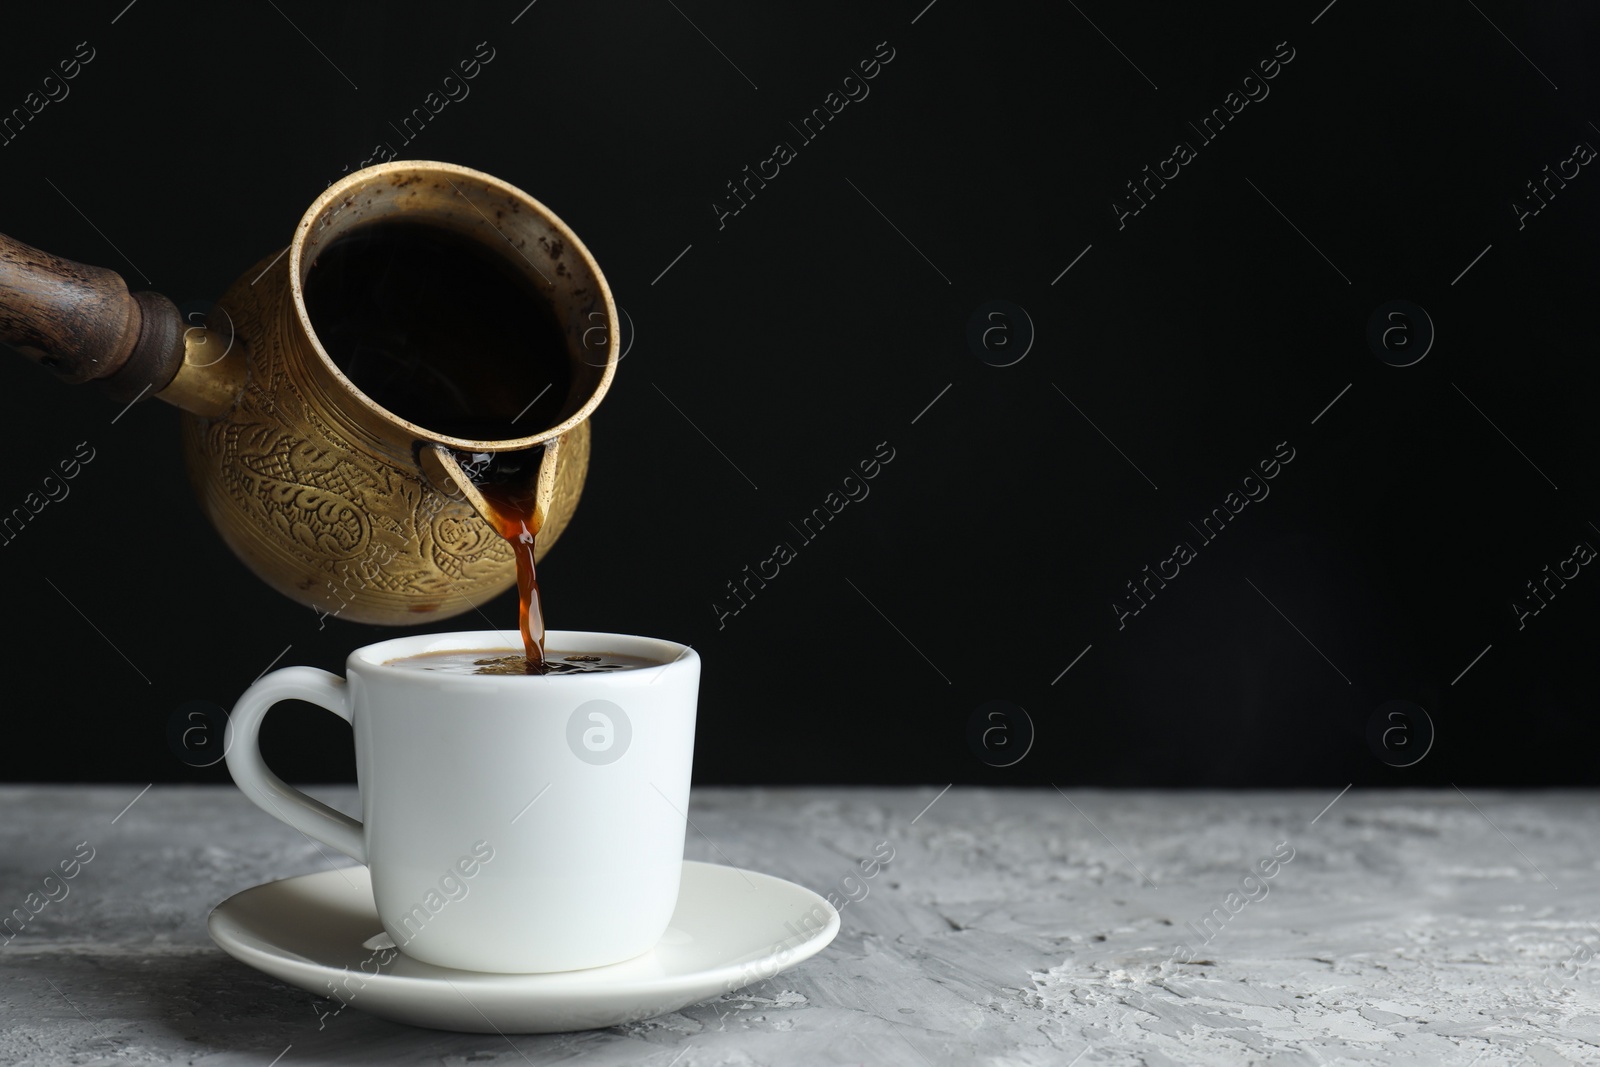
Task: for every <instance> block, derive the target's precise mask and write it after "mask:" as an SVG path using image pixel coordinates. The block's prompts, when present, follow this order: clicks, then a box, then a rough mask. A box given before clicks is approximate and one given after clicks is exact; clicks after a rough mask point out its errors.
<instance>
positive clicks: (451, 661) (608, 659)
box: [384, 648, 666, 674]
mask: <svg viewBox="0 0 1600 1067" xmlns="http://www.w3.org/2000/svg"><path fill="white" fill-rule="evenodd" d="M665 662H666V660H659V659H650V658H648V657H645V656H627V655H623V654H622V653H619V652H601V653H599V654H587V653H572V654H567V653H562V652H552V653H551V654H550V658H549V659H548V660H546V661H545V670H544V671H542V672H538V673H543V674H610V673H611V672H613V671H631V670H637V669H639V668H640V667H659V666H661V665H662V664H663V663H665ZM384 666H386V667H404V668H406V669H407V670H418V671H438V672H440V673H441V674H530V673H535V672H531V671H529V670H528V664H527V660H526V659H525V658H524V657H522V656H519V655H517V654H516V653H514V652H508V651H506V650H505V649H490V648H477V649H468V650H465V651H454V650H452V651H443V652H423V653H420V654H418V655H415V656H405V657H403V658H401V659H392V660H389V661H387V662H386V663H385V664H384Z"/></svg>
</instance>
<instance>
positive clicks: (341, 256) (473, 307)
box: [304, 222, 572, 441]
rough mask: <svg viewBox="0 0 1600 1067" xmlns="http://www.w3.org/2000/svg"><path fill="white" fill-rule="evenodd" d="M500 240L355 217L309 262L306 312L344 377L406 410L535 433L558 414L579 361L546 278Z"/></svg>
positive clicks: (425, 421)
mask: <svg viewBox="0 0 1600 1067" xmlns="http://www.w3.org/2000/svg"><path fill="white" fill-rule="evenodd" d="M488 239H489V240H494V241H501V238H499V237H497V236H495V235H493V234H489V235H488ZM501 243H502V244H503V243H504V242H503V241H501ZM503 251H504V254H503V255H502V254H500V252H499V251H498V250H496V249H495V248H494V247H493V246H492V245H486V244H485V242H484V240H481V239H473V238H468V237H463V236H462V235H460V234H458V233H455V232H453V231H451V230H446V229H442V228H440V227H438V226H431V225H428V224H426V223H419V222H380V223H374V224H371V225H368V226H364V227H359V228H357V229H354V230H351V231H350V232H349V233H347V234H344V235H343V236H341V237H339V238H337V239H335V240H334V241H333V243H332V244H330V245H329V246H328V247H327V248H325V249H323V250H322V252H321V253H320V254H318V256H317V258H316V259H315V260H314V261H313V262H312V264H311V269H310V271H309V272H307V274H306V280H305V287H304V288H305V301H306V311H307V312H308V313H309V314H310V316H311V325H312V327H313V328H314V329H315V330H316V334H317V337H318V339H320V340H321V341H322V347H323V348H324V349H326V350H327V353H328V355H329V356H331V357H332V358H333V362H334V364H335V365H336V366H337V367H338V368H339V369H340V370H341V371H343V372H344V375H345V377H347V378H349V379H350V380H351V381H352V382H353V383H355V386H356V388H358V389H360V390H361V391H362V392H363V393H365V394H366V395H367V396H368V397H369V398H370V399H372V401H373V402H375V403H377V404H379V405H381V406H382V407H384V408H386V409H387V410H389V411H391V412H393V413H394V414H396V415H398V416H400V417H401V418H402V419H405V420H406V421H408V422H413V423H416V424H417V425H418V426H421V427H424V428H425V429H429V430H432V431H434V432H435V433H439V434H444V435H446V436H450V437H464V438H468V439H470V440H475V441H503V440H506V439H508V438H513V437H528V436H531V435H532V434H536V433H538V432H539V431H540V430H543V429H545V428H546V427H549V426H553V425H555V424H556V423H557V422H559V421H560V419H559V415H560V414H561V409H562V407H563V406H564V405H565V404H566V401H567V393H568V390H569V388H570V386H571V384H572V372H571V368H570V365H569V363H568V360H567V355H566V352H567V345H566V338H565V335H564V333H563V331H562V329H561V324H560V323H559V322H558V321H557V319H556V315H555V311H554V309H553V308H552V307H551V306H550V302H549V301H548V300H547V299H546V298H545V296H544V293H543V292H542V291H541V286H540V284H539V283H538V281H536V280H534V279H532V278H530V277H529V275H528V274H526V273H524V270H525V269H526V268H525V266H524V265H522V264H518V263H517V262H515V256H516V250H515V249H513V248H512V247H511V246H510V245H506V246H505V248H504V250H503ZM508 257H510V258H508Z"/></svg>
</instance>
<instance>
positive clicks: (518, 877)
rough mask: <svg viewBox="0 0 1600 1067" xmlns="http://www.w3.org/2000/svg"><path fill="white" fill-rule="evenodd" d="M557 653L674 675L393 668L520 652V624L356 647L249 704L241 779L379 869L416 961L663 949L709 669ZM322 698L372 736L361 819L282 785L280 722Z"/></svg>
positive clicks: (672, 650)
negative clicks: (275, 765) (277, 765)
mask: <svg viewBox="0 0 1600 1067" xmlns="http://www.w3.org/2000/svg"><path fill="white" fill-rule="evenodd" d="M546 648H548V649H550V650H551V651H550V653H549V654H550V655H551V656H552V657H554V656H556V655H573V654H601V653H606V652H613V653H621V654H624V655H630V656H644V657H648V658H650V659H654V660H659V661H661V665H659V666H651V667H644V668H636V669H631V670H619V671H615V672H607V673H592V674H566V675H543V676H505V675H472V674H446V673H435V672H432V671H423V670H417V669H414V668H403V667H392V666H386V665H385V664H386V662H387V661H389V660H394V659H399V658H403V657H407V656H414V655H418V654H420V653H424V652H436V651H444V650H451V649H488V650H495V651H497V652H498V653H499V654H502V655H505V654H511V653H514V652H520V651H521V641H520V638H519V637H518V635H517V633H516V632H515V631H496V630H485V631H479V632H465V633H450V634H427V635H423V636H418V637H399V638H395V639H393V640H389V641H380V642H378V643H377V644H374V645H368V646H366V647H365V648H359V649H357V650H356V651H354V652H352V653H351V654H350V657H349V659H348V660H347V661H346V663H345V675H346V677H344V678H340V677H339V676H338V675H336V674H330V673H329V672H327V671H323V670H318V669H316V668H314V667H286V668H283V669H282V670H277V671H274V672H272V673H271V674H269V675H267V676H266V677H264V678H262V679H261V680H259V681H257V682H256V683H255V684H254V685H252V686H251V687H250V688H249V689H248V690H246V691H245V693H244V695H243V696H241V697H240V698H239V702H238V703H237V704H236V705H234V708H233V712H232V715H231V716H230V718H229V722H228V736H227V742H226V749H225V751H226V752H227V759H228V770H229V772H231V773H232V775H233V780H234V782H235V783H237V784H238V786H239V788H240V789H242V790H244V793H245V795H246V796H248V797H249V798H250V799H251V800H252V801H254V802H255V803H256V804H257V805H258V806H259V807H261V808H262V810H264V811H266V812H268V813H269V814H271V815H273V816H275V817H277V818H279V819H281V820H283V821H284V822H286V823H288V824H289V825H290V826H293V827H294V828H295V829H297V830H300V831H301V832H303V833H305V834H307V835H309V836H310V837H313V838H315V839H316V840H318V841H321V842H323V843H324V844H326V845H329V846H331V847H333V848H336V849H338V850H339V851H340V852H343V853H344V854H345V855H347V856H350V857H352V858H354V859H356V860H359V861H360V862H362V863H365V864H366V865H367V867H368V868H369V869H370V871H371V875H372V893H373V897H374V899H375V902H376V904H377V908H378V915H379V917H380V918H381V919H382V921H383V927H384V930H385V931H386V932H387V933H388V935H389V936H390V937H391V938H393V939H394V942H395V944H396V945H397V946H398V947H399V948H400V950H401V951H402V952H404V953H406V954H407V955H409V956H411V957H413V958H415V959H418V960H422V961H423V962H426V963H432V964H437V965H439V966H443V967H456V968H460V969H463V970H472V971H495V972H502V973H525V972H535V971H566V970H575V969H577V968H582V967H600V966H604V965H606V964H611V963H618V962H620V961H622V960H626V959H631V958H632V957H634V956H638V955H640V954H642V953H644V952H647V951H649V950H650V949H651V947H653V946H654V945H655V944H656V942H657V941H659V940H660V938H661V935H662V934H663V933H665V932H666V928H667V923H668V921H669V920H670V919H671V917H672V912H673V908H674V907H675V906H676V905H677V899H678V879H679V875H680V873H681V872H682V869H683V867H682V865H683V837H684V823H685V821H686V819H687V814H686V813H687V812H688V810H689V775H690V770H691V765H692V763H693V757H694V723H695V703H696V700H697V698H698V695H699V687H700V657H699V656H698V655H696V653H695V652H694V651H693V650H692V649H690V648H688V647H686V646H683V645H679V644H675V643H673V642H671V641H660V640H655V639H652V638H646V637H629V636H624V635H621V634H602V633H579V632H572V631H561V630H554V631H551V632H550V633H549V634H548V635H547V639H546ZM291 699H294V700H306V701H310V702H311V703H313V704H316V705H318V706H320V707H323V708H326V709H328V710H329V711H331V712H333V713H334V714H335V715H338V716H339V717H340V718H342V719H346V720H348V721H349V723H350V725H351V727H352V729H353V731H354V733H355V748H356V779H357V782H358V783H359V785H360V790H361V821H360V822H357V821H355V820H354V819H352V818H350V817H349V816H347V815H344V814H342V813H340V812H337V811H334V810H333V809H332V808H330V807H328V806H327V805H326V804H323V803H322V802H321V801H318V800H314V799H312V798H311V797H309V796H307V795H306V794H304V793H302V792H300V791H299V790H298V789H294V788H292V787H290V786H288V785H287V784H285V783H284V782H283V780H282V779H280V778H279V777H278V776H277V775H275V774H273V773H272V771H271V770H269V769H268V768H267V765H266V763H265V762H264V761H263V760H262V758H261V748H260V738H259V734H260V729H261V721H262V719H263V718H265V716H266V714H267V711H268V710H269V709H270V708H271V707H272V706H273V705H274V704H276V703H277V702H278V701H280V700H291Z"/></svg>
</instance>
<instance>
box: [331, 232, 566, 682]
mask: <svg viewBox="0 0 1600 1067" xmlns="http://www.w3.org/2000/svg"><path fill="white" fill-rule="evenodd" d="M511 254H513V250H512V249H510V248H509V246H508V247H507V249H506V255H500V254H498V253H497V252H496V251H495V250H494V249H493V248H492V247H485V245H484V244H483V243H482V242H481V241H477V240H473V239H469V238H466V237H463V236H461V235H460V234H457V233H455V232H453V231H450V230H445V229H442V228H439V227H437V226H430V225H427V224H425V223H417V222H382V223H376V224H373V225H370V226H366V227H362V228H358V229H355V230H352V231H351V232H349V233H347V234H345V235H343V236H342V237H339V238H338V239H336V240H335V241H334V242H333V243H332V244H330V245H329V246H328V247H327V248H325V249H324V250H323V251H322V252H321V254H319V255H318V256H317V258H316V260H315V261H314V262H313V263H312V265H311V269H310V271H309V272H308V273H307V275H306V281H305V287H304V288H305V301H306V310H307V312H308V313H309V314H310V316H311V324H312V326H313V327H314V328H315V330H316V333H317V337H318V338H319V339H320V340H321V341H322V346H323V348H325V349H326V350H327V352H328V355H329V356H330V357H332V359H333V362H334V364H335V365H336V366H337V367H338V368H339V369H340V370H341V371H343V372H344V375H345V376H346V377H347V378H349V379H350V381H351V382H353V383H354V384H355V386H356V388H358V389H360V390H361V391H362V392H363V393H365V394H366V395H367V396H368V397H369V398H370V399H371V400H372V401H373V402H375V403H377V404H379V405H380V406H382V407H384V408H386V409H387V410H389V411H391V412H393V413H394V414H396V415H398V416H400V417H401V418H403V419H405V420H407V421H408V422H412V423H415V424H416V425H418V426H421V427H424V428H425V429H428V430H432V431H434V432H436V433H439V434H443V435H446V436H450V437H462V438H467V439H470V440H477V441H503V440H507V439H509V438H515V437H527V436H531V435H533V434H535V433H538V432H540V431H541V430H543V429H545V428H547V427H549V426H552V425H554V424H555V423H556V422H558V421H559V418H560V415H561V409H562V407H563V406H564V405H565V403H566V399H567V393H568V390H569V387H570V385H571V377H572V374H571V367H570V364H569V363H568V360H567V345H566V338H565V335H564V334H563V332H562V329H561V325H560V323H559V321H558V320H557V318H556V315H555V312H554V310H553V309H552V308H551V306H550V304H549V302H548V301H547V300H546V299H545V297H544V295H543V293H542V292H541V291H540V288H539V286H538V284H537V283H535V282H534V281H533V280H531V279H530V278H529V277H528V275H527V274H525V273H524V272H523V271H522V270H521V269H520V268H519V266H518V265H517V264H515V263H513V262H511V261H510V260H509V259H507V258H506V256H507V255H511ZM458 458H459V459H461V460H462V465H463V467H465V468H466V469H467V471H468V472H469V473H470V474H471V475H472V479H473V481H474V483H475V484H477V486H478V488H479V490H480V491H481V492H482V493H483V497H484V499H485V501H487V503H488V504H489V510H490V515H489V516H488V517H489V519H490V521H491V523H492V524H493V526H494V528H495V530H496V532H498V533H499V534H500V536H501V537H504V538H505V539H506V541H507V542H508V543H509V544H510V545H511V548H512V551H513V552H514V553H515V554H516V559H517V601H518V607H517V622H518V629H520V630H521V632H522V641H523V646H524V649H525V655H526V661H525V670H526V672H527V673H529V674H543V673H545V671H546V670H547V666H546V664H545V659H544V609H543V606H542V604H541V602H540V597H539V580H538V577H537V575H536V573H535V571H534V566H533V563H534V542H535V539H536V538H537V537H538V534H539V527H540V526H541V525H543V523H544V516H543V515H542V514H540V512H539V509H538V507H537V506H536V503H535V492H534V486H535V481H536V477H537V474H538V463H539V460H540V459H541V458H542V451H538V450H535V451H534V452H532V453H527V452H521V453H482V454H479V455H475V456H472V457H467V456H458Z"/></svg>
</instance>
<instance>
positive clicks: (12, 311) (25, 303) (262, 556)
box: [0, 161, 618, 669]
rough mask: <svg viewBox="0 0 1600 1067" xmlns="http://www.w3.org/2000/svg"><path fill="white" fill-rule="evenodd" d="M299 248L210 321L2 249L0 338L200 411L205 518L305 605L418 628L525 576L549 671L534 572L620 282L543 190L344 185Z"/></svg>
mask: <svg viewBox="0 0 1600 1067" xmlns="http://www.w3.org/2000/svg"><path fill="white" fill-rule="evenodd" d="M363 248H365V249H368V250H371V249H373V248H378V249H382V248H389V249H391V252H392V256H391V258H390V260H388V261H387V262H388V263H389V266H388V267H387V268H386V269H383V270H371V271H368V270H366V269H365V268H363V267H362V265H361V264H360V263H359V262H356V260H357V259H359V257H355V258H354V259H353V258H352V257H351V256H350V255H348V254H347V253H348V252H349V251H350V250H351V249H357V250H359V249H363ZM287 252H288V254H287V255H285V254H284V253H283V252H275V253H274V254H273V255H269V256H266V257H263V259H262V260H261V261H260V262H258V263H257V264H256V265H255V266H253V267H251V268H250V269H249V270H247V271H246V272H245V273H244V274H242V275H241V276H240V278H239V279H238V280H237V281H236V282H235V283H234V284H233V285H232V286H231V287H230V288H229V289H228V290H227V291H226V292H225V293H224V294H223V296H222V297H221V298H220V299H219V300H218V302H217V304H216V306H215V308H214V310H213V311H212V313H211V314H210V315H209V316H208V318H207V320H206V323H205V325H204V326H199V325H194V324H191V323H186V322H185V321H184V320H183V317H182V316H181V315H180V314H179V313H178V310H177V308H176V306H174V305H173V303H172V302H171V301H170V300H167V299H166V298H165V297H163V296H160V295H159V294H156V293H137V294H130V293H129V292H128V289H127V286H126V285H125V284H124V282H123V280H122V279H121V278H120V277H119V276H118V275H117V274H116V273H114V272H112V271H109V270H105V269H102V268H96V267H89V266H85V265H83V264H79V263H73V262H71V261H68V260H64V259H60V258H58V257H54V256H51V255H48V254H46V253H44V252H40V251H38V250H37V249H34V248H31V247H29V246H27V245H25V244H22V243H21V242H18V241H15V240H12V239H11V238H7V237H4V236H0V340H3V341H5V342H7V343H9V344H11V345H12V346H14V347H17V348H18V349H20V350H21V351H22V352H23V354H24V355H26V356H28V357H29V358H31V359H33V360H35V361H36V362H38V363H40V364H41V365H43V366H45V367H47V368H49V369H51V370H53V371H54V372H55V373H56V374H57V375H58V376H60V377H62V378H63V379H65V380H67V381H69V382H88V381H98V382H100V383H101V384H102V385H103V386H105V387H107V388H108V389H109V391H110V392H111V394H112V395H113V396H114V397H115V398H116V399H117V401H118V403H130V402H132V401H134V400H137V399H140V398H143V397H145V396H151V395H153V396H157V397H160V398H161V399H163V400H166V401H169V402H170V403H172V404H174V405H176V406H177V407H179V408H181V409H183V412H184V414H183V416H182V425H183V438H184V453H185V459H186V463H187V467H188V471H189V478H190V482H191V485H192V486H193V488H194V490H195V492H196V494H197V496H198V497H199V501H200V504H201V507H202V509H203V510H204V511H205V512H206V514H207V515H208V517H209V518H210V519H211V521H212V523H213V524H214V525H215V526H216V528H217V530H218V532H219V533H220V534H221V535H222V537H223V539H224V540H225V541H226V542H227V543H228V545H229V547H230V548H232V550H233V551H234V552H235V553H236V554H237V555H238V556H239V557H240V559H241V560H243V561H244V562H245V564H246V565H247V566H249V567H250V569H251V570H252V571H254V572H255V573H256V574H257V576H259V577H260V578H262V579H263V580H264V581H266V582H267V583H268V584H269V585H271V586H272V587H274V588H275V589H277V590H279V591H280V592H282V593H284V594H285V595H287V596H290V597H292V598H293V599H295V600H297V601H299V602H300V603H302V604H307V605H309V606H312V607H314V608H317V609H318V610H319V611H322V612H324V613H327V614H337V615H339V616H340V617H342V618H345V619H347V620H351V621H356V622H372V623H382V624H389V625H404V624H412V623H418V622H425V621H430V620H431V619H438V618H445V617H448V616H451V615H455V614H458V613H460V612H463V611H467V610H470V609H472V608H475V607H477V606H479V605H480V604H482V603H484V602H485V601H487V600H489V599H491V598H492V597H494V596H496V595H497V594H499V593H500V592H502V591H503V590H505V589H507V588H508V587H510V585H511V584H512V583H513V582H516V583H517V585H518V587H519V594H520V595H519V601H520V603H521V605H522V606H523V608H524V610H525V611H526V612H527V617H526V620H525V623H524V626H523V632H524V636H525V639H526V645H527V651H528V653H529V663H530V664H542V658H540V657H539V656H538V655H536V649H537V644H538V639H539V638H540V637H541V636H542V632H543V620H542V614H541V612H540V610H539V602H538V581H537V577H536V575H535V570H534V564H535V563H536V561H537V560H538V559H539V558H541V557H542V556H543V554H544V553H545V552H546V551H548V549H549V547H550V545H551V544H553V543H554V542H555V541H556V539H557V538H558V537H559V536H560V535H561V533H562V532H563V530H564V529H565V527H566V525H567V523H568V521H569V520H570V519H571V517H572V513H573V510H574V508H575V507H576V504H577V500H578V498H579V496H580V494H581V491H582V486H583V482H584V478H585V475H586V472H587V467H588V455H589V440H590V427H589V422H588V418H589V416H590V415H591V414H592V413H593V411H594V410H595V408H596V406H597V405H598V404H599V402H600V400H601V399H602V398H603V397H604V395H605V392H606V390H607V389H608V388H609V386H610V383H611V379H612V377H613V375H614V373H615V368H616V362H617V358H618V344H617V314H616V306H615V303H614V302H613V299H612V297H611V293H610V290H609V288H608V286H607V284H606V281H605V278H604V276H603V275H602V274H601V272H600V269H599V266H598V265H597V264H596V263H595V262H594V260H593V258H592V257H591V256H590V254H589V252H588V250H587V249H585V248H584V246H583V245H582V244H581V242H579V240H578V238H577V237H576V235H575V234H573V233H572V232H571V230H570V229H569V228H568V227H567V226H566V225H565V224H564V223H562V222H561V220H560V219H558V218H557V217H556V216H555V215H553V214H552V213H551V212H550V211H549V210H548V209H547V208H546V207H544V205H542V204H540V203H539V202H538V201H536V200H534V199H533V198H532V197H530V196H528V195H527V194H526V193H523V192H522V191H520V190H518V189H516V188H514V187H512V186H510V185H507V184H506V183H504V182H501V181H499V180H498V179H496V178H493V177H492V176H490V175H487V174H483V173H481V172H479V171H474V170H470V169H468V168H465V167H460V166H456V165H453V164H447V163H435V162H415V161H412V162H393V163H385V164H381V165H379V166H377V167H372V168H368V169H367V170H363V171H359V172H356V173H354V174H351V175H350V176H348V177H346V178H344V179H342V180H341V181H339V182H337V183H335V184H334V185H332V186H330V187H329V188H328V189H327V190H326V191H325V192H324V193H323V194H322V195H321V196H319V197H318V198H317V200H316V201H315V202H314V203H313V204H312V206H311V207H310V209H309V210H308V211H307V212H306V214H305V215H304V217H303V218H302V219H301V221H300V224H299V225H298V227H297V228H296V230H295V233H294V237H293V240H292V241H291V243H290V245H289V247H288V249H287ZM369 259H370V256H369ZM341 263H343V266H340V264H341ZM370 265H371V264H370V263H369V264H368V266H370ZM335 268H338V269H335ZM341 275H343V276H344V277H345V278H346V280H347V281H348V282H349V285H348V286H347V287H345V288H343V289H342V290H332V292H333V296H334V299H333V300H332V301H331V302H330V301H329V300H328V299H326V298H327V297H328V296H329V293H330V289H329V286H328V285H327V284H325V283H326V282H327V281H328V280H329V279H332V278H337V277H339V276H341ZM318 278H321V279H322V280H321V281H318V280H317V279H318ZM218 353H221V355H218ZM3 518H4V516H0V520H3ZM535 669H537V668H535Z"/></svg>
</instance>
